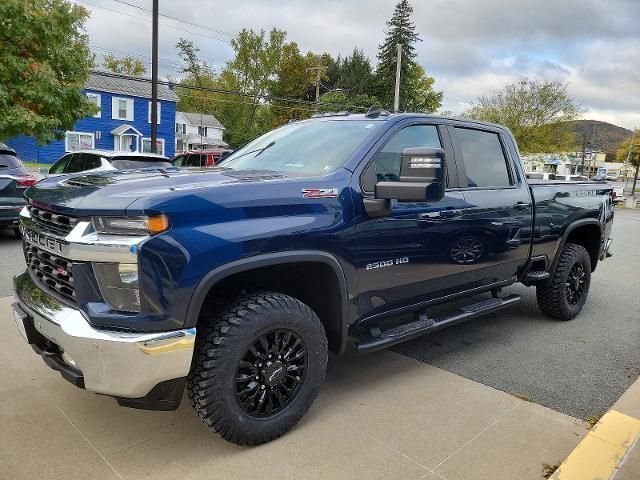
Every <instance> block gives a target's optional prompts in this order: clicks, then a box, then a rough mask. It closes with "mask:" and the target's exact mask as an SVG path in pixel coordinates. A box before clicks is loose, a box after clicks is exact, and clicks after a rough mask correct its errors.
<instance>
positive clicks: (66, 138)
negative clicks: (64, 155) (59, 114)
mask: <svg viewBox="0 0 640 480" xmlns="http://www.w3.org/2000/svg"><path fill="white" fill-rule="evenodd" d="M69 134H71V135H89V136H90V137H91V148H96V137H95V135H94V133H93V132H73V131H70V130H69V131H67V132H65V133H64V151H65V152H77V151H78V150H69ZM79 143H80V139H78V144H79ZM80 150H83V149H82V148H81V149H80Z"/></svg>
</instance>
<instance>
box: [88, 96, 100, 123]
mask: <svg viewBox="0 0 640 480" xmlns="http://www.w3.org/2000/svg"><path fill="white" fill-rule="evenodd" d="M85 95H86V96H87V98H95V99H96V102H95V103H96V105H98V108H100V110H98V113H96V114H95V115H93V118H102V95H100V94H99V93H93V92H87V93H85Z"/></svg>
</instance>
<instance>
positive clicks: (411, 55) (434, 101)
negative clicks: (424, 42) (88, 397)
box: [376, 0, 442, 112]
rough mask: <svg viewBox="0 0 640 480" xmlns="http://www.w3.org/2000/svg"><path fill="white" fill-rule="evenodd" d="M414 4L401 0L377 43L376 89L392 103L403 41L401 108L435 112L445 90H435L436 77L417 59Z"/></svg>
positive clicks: (385, 101)
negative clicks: (380, 42)
mask: <svg viewBox="0 0 640 480" xmlns="http://www.w3.org/2000/svg"><path fill="white" fill-rule="evenodd" d="M412 14H413V8H412V7H411V5H410V4H409V1H408V0H400V2H398V4H397V5H396V8H395V11H394V12H393V16H392V17H391V20H389V21H388V22H387V28H388V30H387V36H386V38H385V40H384V43H382V45H380V46H379V47H378V66H377V67H376V92H377V97H378V98H379V99H380V100H381V101H382V102H383V105H384V106H386V107H390V106H392V105H393V96H394V87H395V79H396V55H397V54H396V48H397V47H396V45H398V44H401V45H402V62H401V65H400V109H401V110H404V111H417V112H433V111H435V110H437V109H438V108H439V107H440V104H441V102H442V92H435V91H434V90H433V82H434V80H433V78H432V77H429V76H427V75H426V73H425V71H424V69H423V68H422V67H421V66H420V65H418V64H417V63H416V62H415V58H416V52H415V43H416V42H418V41H421V39H420V37H419V36H418V34H417V33H416V31H415V29H416V26H415V24H414V23H413V21H412V20H411V15H412Z"/></svg>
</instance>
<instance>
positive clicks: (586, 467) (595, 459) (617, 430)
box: [551, 379, 640, 480]
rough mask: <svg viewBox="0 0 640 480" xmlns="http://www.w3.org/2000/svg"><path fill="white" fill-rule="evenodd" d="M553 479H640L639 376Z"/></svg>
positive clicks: (561, 466)
mask: <svg viewBox="0 0 640 480" xmlns="http://www.w3.org/2000/svg"><path fill="white" fill-rule="evenodd" d="M551 478H552V479H554V480H591V479H593V480H596V479H602V480H605V479H614V480H638V479H640V379H638V380H636V381H635V383H634V384H633V385H631V387H630V388H629V389H628V390H627V391H626V392H625V393H624V395H622V396H621V397H620V399H619V400H618V401H617V402H616V403H615V404H613V406H612V407H611V409H610V410H609V411H608V412H607V413H606V414H605V415H604V416H603V417H602V418H601V419H600V421H599V422H598V423H597V424H596V425H595V426H594V427H593V429H592V430H591V431H590V432H589V433H588V435H587V436H586V437H585V438H584V439H583V440H582V441H581V442H580V444H579V445H578V446H577V447H576V449H575V450H574V451H573V452H572V453H571V455H569V456H568V457H567V459H566V460H565V461H564V462H563V463H562V465H560V467H559V468H558V470H556V472H555V473H554V474H553V476H552V477H551Z"/></svg>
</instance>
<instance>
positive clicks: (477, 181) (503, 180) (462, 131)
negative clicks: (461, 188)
mask: <svg viewBox="0 0 640 480" xmlns="http://www.w3.org/2000/svg"><path fill="white" fill-rule="evenodd" d="M454 130H455V135H456V140H457V143H458V145H459V146H460V149H461V153H462V161H463V163H464V168H465V170H466V173H467V186H469V187H480V188H486V187H508V186H510V185H511V179H510V178H509V171H508V169H507V159H506V157H505V155H504V150H503V149H502V144H501V143H500V138H499V137H498V134H497V133H493V132H485V131H482V130H472V129H470V128H459V127H455V128H454Z"/></svg>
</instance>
